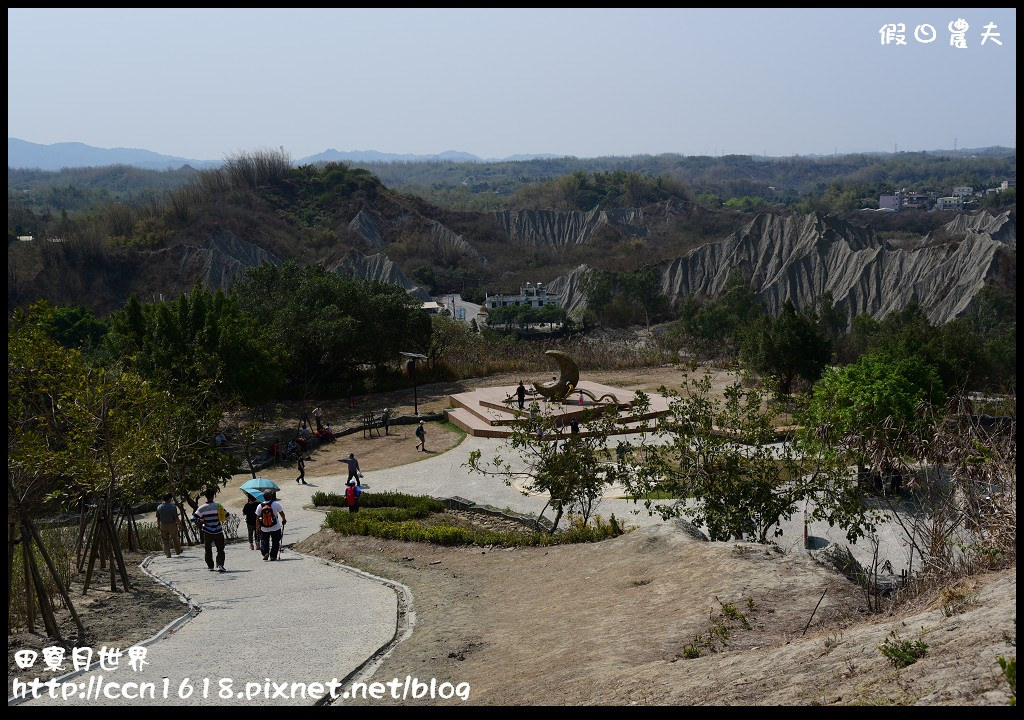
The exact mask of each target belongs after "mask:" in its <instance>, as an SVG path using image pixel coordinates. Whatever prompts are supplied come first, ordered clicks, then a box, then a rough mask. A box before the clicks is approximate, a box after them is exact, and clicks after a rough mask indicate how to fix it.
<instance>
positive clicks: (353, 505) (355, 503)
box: [345, 482, 363, 513]
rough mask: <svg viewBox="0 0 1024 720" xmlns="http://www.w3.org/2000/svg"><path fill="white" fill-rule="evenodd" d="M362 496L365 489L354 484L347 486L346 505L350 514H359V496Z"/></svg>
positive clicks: (349, 483) (350, 483)
mask: <svg viewBox="0 0 1024 720" xmlns="http://www.w3.org/2000/svg"><path fill="white" fill-rule="evenodd" d="M362 494H363V489H362V488H361V487H359V486H358V485H356V484H355V483H354V482H348V483H346V484H345V504H346V505H348V511H349V512H350V513H354V512H359V496H360V495H362Z"/></svg>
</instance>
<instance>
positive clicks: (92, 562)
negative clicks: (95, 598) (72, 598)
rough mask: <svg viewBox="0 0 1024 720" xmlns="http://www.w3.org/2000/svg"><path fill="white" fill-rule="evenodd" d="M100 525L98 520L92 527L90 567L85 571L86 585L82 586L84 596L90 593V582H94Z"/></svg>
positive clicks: (88, 548)
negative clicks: (93, 574) (93, 571)
mask: <svg viewBox="0 0 1024 720" xmlns="http://www.w3.org/2000/svg"><path fill="white" fill-rule="evenodd" d="M99 533H100V524H99V521H98V520H97V521H96V522H94V523H93V526H92V535H91V536H90V538H89V542H88V543H87V544H86V548H87V550H88V553H87V554H88V556H89V567H88V569H87V570H86V571H85V583H84V584H83V585H82V594H83V595H85V594H86V593H87V592H88V591H89V581H90V580H92V569H93V567H95V565H96V556H97V555H99V550H100V538H99Z"/></svg>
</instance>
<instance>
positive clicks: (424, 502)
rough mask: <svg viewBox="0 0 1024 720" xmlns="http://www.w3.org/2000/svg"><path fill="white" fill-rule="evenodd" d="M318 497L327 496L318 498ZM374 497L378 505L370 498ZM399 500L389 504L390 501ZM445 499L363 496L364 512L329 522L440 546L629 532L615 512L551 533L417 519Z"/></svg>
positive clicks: (333, 516)
mask: <svg viewBox="0 0 1024 720" xmlns="http://www.w3.org/2000/svg"><path fill="white" fill-rule="evenodd" d="M317 495H319V496H321V497H320V498H317ZM332 497H333V498H337V497H339V496H337V495H333V496H331V495H327V494H325V493H317V494H316V495H314V497H313V501H314V503H315V504H317V505H328V506H330V505H332V504H333V503H332V502H331V498H332ZM370 499H372V500H373V505H375V506H376V507H374V506H373V505H369V503H366V502H364V501H365V500H370ZM388 502H390V503H393V504H392V505H390V506H389V505H386V504H385V503H388ZM444 509H445V508H444V503H442V502H441V501H439V500H435V499H433V498H429V497H421V496H416V495H405V494H403V493H374V494H372V495H371V494H367V495H363V496H362V499H361V500H360V511H359V512H357V513H352V512H348V511H342V510H331V511H330V512H328V513H327V518H326V520H325V524H326V525H327V527H329V528H331V529H332V530H334V531H335V532H340V533H343V534H345V535H369V536H373V537H380V538H386V539H390V540H403V541H406V542H430V543H435V544H437V545H448V546H451V545H479V546H500V547H529V546H537V545H558V544H561V543H579V542H597V541H600V540H605V539H607V538H612V537H616V536H618V535H622V534H623V533H624V532H626V528H625V527H624V525H623V524H622V523H621V522H620V521H618V520H617V519H616V518H615V516H614V515H612V516H611V517H610V518H609V519H608V521H607V522H605V521H603V520H602V519H601V517H600V516H596V517H595V518H594V522H593V524H589V525H584V524H583V523H582V522H581V521H576V522H574V523H573V524H571V525H570V527H569V528H568V529H566V530H565V531H564V532H560V533H556V534H550V533H545V532H534V533H529V534H520V533H511V532H498V531H493V530H478V529H474V528H466V527H461V526H457V525H452V524H450V523H446V522H439V523H437V524H435V525H423V524H421V523H419V522H416V520H420V519H423V518H427V517H429V516H430V515H432V514H436V513H443V512H444Z"/></svg>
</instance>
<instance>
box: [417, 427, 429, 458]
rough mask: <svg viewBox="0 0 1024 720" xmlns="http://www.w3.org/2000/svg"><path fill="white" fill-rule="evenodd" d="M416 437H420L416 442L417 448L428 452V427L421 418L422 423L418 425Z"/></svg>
mask: <svg viewBox="0 0 1024 720" xmlns="http://www.w3.org/2000/svg"><path fill="white" fill-rule="evenodd" d="M416 437H417V438H419V442H418V443H416V449H417V450H422V451H423V452H426V451H427V429H426V427H425V426H424V424H423V421H422V420H420V424H419V425H417V426H416Z"/></svg>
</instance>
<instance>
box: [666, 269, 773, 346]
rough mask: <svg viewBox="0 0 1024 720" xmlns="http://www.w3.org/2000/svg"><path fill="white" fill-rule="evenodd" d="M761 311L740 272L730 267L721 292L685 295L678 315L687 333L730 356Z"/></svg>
mask: <svg viewBox="0 0 1024 720" xmlns="http://www.w3.org/2000/svg"><path fill="white" fill-rule="evenodd" d="M764 314H765V309H764V305H763V304H762V303H760V302H758V300H757V296H756V295H755V294H754V291H753V290H751V288H750V285H749V283H748V282H747V279H746V278H745V277H744V275H743V272H742V271H741V270H740V269H739V268H733V269H732V270H730V271H729V275H728V277H727V278H726V281H725V286H724V287H723V288H722V293H721V295H719V296H718V297H717V298H713V299H708V300H705V301H703V302H698V301H690V300H689V299H688V303H687V306H685V307H684V309H683V312H682V314H681V319H682V321H683V329H684V330H685V332H686V333H687V334H688V335H691V336H693V337H696V338H699V339H701V340H704V341H707V342H709V343H712V344H713V345H714V346H715V348H717V349H719V350H721V349H724V350H725V352H726V353H727V354H728V355H730V356H731V355H734V354H735V353H736V352H737V351H738V350H739V348H740V346H741V345H742V343H743V338H744V334H745V333H746V332H747V330H748V329H749V328H750V327H752V326H753V325H754V323H755V321H756V320H757V319H758V318H759V317H761V316H763V315H764Z"/></svg>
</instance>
